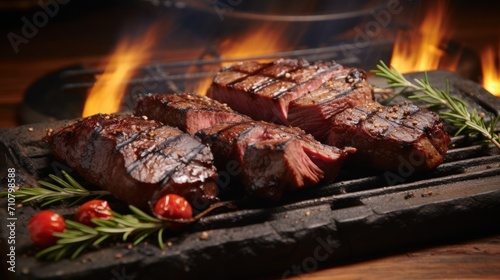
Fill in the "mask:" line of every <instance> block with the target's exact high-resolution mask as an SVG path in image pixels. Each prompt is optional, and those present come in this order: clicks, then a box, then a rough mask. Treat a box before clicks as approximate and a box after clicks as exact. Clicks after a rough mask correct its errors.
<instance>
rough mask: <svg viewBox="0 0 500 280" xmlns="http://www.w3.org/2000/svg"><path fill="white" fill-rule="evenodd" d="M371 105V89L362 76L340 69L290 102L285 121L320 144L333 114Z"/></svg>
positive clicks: (349, 69)
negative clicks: (313, 88) (314, 88)
mask: <svg viewBox="0 0 500 280" xmlns="http://www.w3.org/2000/svg"><path fill="white" fill-rule="evenodd" d="M371 102H373V90H372V87H371V86H370V85H369V84H368V82H367V80H366V73H365V72H364V71H362V70H359V69H355V68H342V69H339V70H338V71H335V74H334V76H333V77H331V78H330V79H329V80H328V81H327V82H326V83H324V84H323V85H321V87H319V88H318V89H316V90H314V91H311V92H309V93H307V94H305V95H303V96H301V97H299V98H297V99H295V100H292V101H291V102H290V104H289V109H288V122H289V123H290V125H292V126H297V127H300V128H302V129H303V130H304V131H306V132H307V133H310V134H312V135H313V136H314V137H315V138H316V139H317V140H318V141H320V142H324V141H326V139H327V138H328V134H329V133H330V126H331V118H332V117H333V116H334V115H336V114H338V113H340V112H342V111H344V110H345V109H347V108H352V107H355V106H364V105H366V104H368V103H371Z"/></svg>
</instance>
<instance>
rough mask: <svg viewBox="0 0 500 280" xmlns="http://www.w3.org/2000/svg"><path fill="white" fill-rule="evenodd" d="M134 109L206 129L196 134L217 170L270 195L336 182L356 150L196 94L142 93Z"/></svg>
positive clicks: (189, 129)
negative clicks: (339, 147) (336, 146)
mask: <svg viewBox="0 0 500 280" xmlns="http://www.w3.org/2000/svg"><path fill="white" fill-rule="evenodd" d="M135 113H137V114H144V115H146V116H148V117H149V118H155V119H158V120H161V121H163V122H165V123H166V124H168V125H179V127H181V129H183V130H186V131H187V132H190V133H192V131H194V130H197V129H198V128H204V129H201V130H200V131H198V132H197V133H196V136H198V137H199V138H200V139H201V140H202V141H203V142H204V143H207V144H208V145H209V146H210V148H211V150H212V153H213V154H214V156H215V164H216V166H217V168H218V169H219V170H221V171H224V172H225V171H226V170H227V169H228V168H229V169H231V170H232V171H233V172H230V173H237V174H230V175H233V178H236V179H238V182H242V184H243V186H244V188H245V189H246V190H247V191H248V192H250V193H252V194H253V195H255V196H259V197H262V198H266V199H273V200H277V199H279V198H280V197H281V196H282V195H283V192H284V191H285V190H293V189H299V188H302V187H305V186H312V185H315V184H317V183H318V182H320V181H326V182H329V181H332V180H333V179H334V178H335V177H336V175H337V174H338V172H339V169H340V165H341V163H342V162H343V160H344V158H345V157H346V156H347V154H348V153H352V152H354V149H352V148H346V149H345V150H340V149H337V148H334V147H331V146H327V145H323V144H321V143H319V142H317V141H316V140H315V139H314V138H313V137H312V136H311V135H308V134H306V133H305V132H304V131H302V130H301V129H298V128H293V127H286V126H280V125H276V124H271V123H266V122H255V121H252V120H251V119H250V118H248V117H246V116H243V115H240V114H238V113H235V112H234V111H233V110H231V109H230V108H229V107H228V106H226V105H224V104H221V103H219V102H217V101H216V100H211V99H209V98H207V97H201V96H197V95H193V94H176V95H148V96H144V97H142V98H141V99H140V101H139V102H138V104H137V106H136V108H135ZM226 116H229V117H228V118H227V119H226V120H224V118H225V117H226ZM182 117H190V118H192V119H193V120H197V121H199V122H201V124H198V123H195V122H194V121H192V120H182ZM186 123H188V124H189V125H185V124H186ZM212 124H215V125H212ZM228 166H229V167H228ZM234 171H237V172H234ZM221 183H222V182H221Z"/></svg>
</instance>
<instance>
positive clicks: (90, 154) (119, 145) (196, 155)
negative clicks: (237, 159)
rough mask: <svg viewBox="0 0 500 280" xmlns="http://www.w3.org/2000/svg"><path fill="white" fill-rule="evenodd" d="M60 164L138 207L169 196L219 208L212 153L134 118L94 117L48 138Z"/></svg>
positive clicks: (174, 132) (174, 131)
mask: <svg viewBox="0 0 500 280" xmlns="http://www.w3.org/2000/svg"><path fill="white" fill-rule="evenodd" d="M47 140H48V141H49V143H50V144H51V146H52V148H53V154H54V156H55V158H57V159H59V160H62V161H64V162H66V163H67V164H68V165H69V166H71V167H73V168H75V169H76V171H77V172H78V173H79V174H80V175H81V176H82V177H84V178H85V179H86V180H87V181H88V182H90V183H92V184H95V185H98V186H100V187H102V188H104V189H107V190H109V191H110V192H111V193H112V194H113V195H115V196H116V197H117V198H119V199H121V200H123V201H125V202H127V203H129V204H132V205H136V206H138V207H143V208H144V207H147V205H148V202H150V201H151V202H154V200H155V199H157V198H159V197H160V196H162V195H164V194H167V193H176V194H179V195H182V196H184V197H186V198H187V199H188V200H190V201H191V202H193V201H195V200H196V201H197V202H198V203H200V202H201V201H204V202H214V201H216V200H217V198H216V191H217V190H216V184H215V180H216V179H217V173H216V169H215V167H214V166H213V164H212V161H213V156H212V154H211V152H210V149H209V148H208V147H207V146H206V145H204V144H202V143H200V142H199V141H198V140H196V139H195V138H194V137H192V136H191V135H189V134H186V133H183V132H182V131H180V130H179V129H177V128H173V127H170V126H164V125H162V124H161V123H159V122H157V121H153V120H146V119H144V118H140V117H132V116H110V115H102V114H98V115H94V116H91V117H88V118H84V119H83V120H81V121H78V122H77V123H75V124H73V125H70V126H68V127H65V128H63V129H61V130H60V131H58V132H56V133H54V134H52V135H50V136H48V137H47Z"/></svg>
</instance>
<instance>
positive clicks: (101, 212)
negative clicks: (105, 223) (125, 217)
mask: <svg viewBox="0 0 500 280" xmlns="http://www.w3.org/2000/svg"><path fill="white" fill-rule="evenodd" d="M111 217H113V214H112V213H111V208H110V207H109V205H108V202H107V201H106V200H100V199H94V200H90V201H87V202H85V203H84V204H82V205H81V206H80V207H79V208H78V210H76V214H75V220H76V221H77V222H79V223H81V224H84V225H87V226H89V227H95V226H96V224H94V223H92V221H91V219H101V220H107V219H109V218H111Z"/></svg>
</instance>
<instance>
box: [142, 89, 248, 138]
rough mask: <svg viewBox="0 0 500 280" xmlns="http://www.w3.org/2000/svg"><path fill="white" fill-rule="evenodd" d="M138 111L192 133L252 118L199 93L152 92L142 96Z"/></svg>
mask: <svg viewBox="0 0 500 280" xmlns="http://www.w3.org/2000/svg"><path fill="white" fill-rule="evenodd" d="M134 113H135V114H136V115H140V116H141V115H145V116H148V117H149V118H151V119H154V120H157V121H160V122H162V123H165V124H168V125H171V126H174V127H178V128H179V129H181V130H182V131H185V132H187V133H189V134H194V133H196V132H197V131H198V130H201V129H204V128H207V127H210V126H213V125H215V124H217V123H221V122H242V121H249V120H250V118H249V117H248V116H245V115H242V114H240V113H237V112H235V111H233V110H232V109H231V108H229V107H228V106H227V105H225V104H222V103H219V102H217V101H215V100H213V99H211V98H208V97H206V96H201V95H198V94H195V93H178V94H148V95H145V96H143V97H141V98H139V100H138V102H137V105H136V107H135V110H134Z"/></svg>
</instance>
